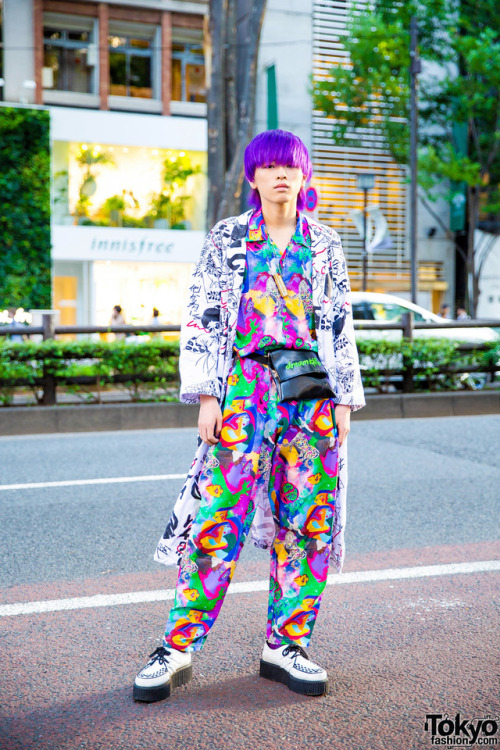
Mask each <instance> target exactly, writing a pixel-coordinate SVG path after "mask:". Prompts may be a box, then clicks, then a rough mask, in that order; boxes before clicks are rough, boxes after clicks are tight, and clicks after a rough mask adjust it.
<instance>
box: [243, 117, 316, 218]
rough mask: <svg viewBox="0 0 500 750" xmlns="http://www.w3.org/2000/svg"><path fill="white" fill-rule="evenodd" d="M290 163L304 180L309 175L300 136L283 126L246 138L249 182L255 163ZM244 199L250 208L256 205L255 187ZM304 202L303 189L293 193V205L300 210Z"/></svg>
mask: <svg viewBox="0 0 500 750" xmlns="http://www.w3.org/2000/svg"><path fill="white" fill-rule="evenodd" d="M271 162H275V164H279V165H284V164H291V165H292V166H293V167H299V169H301V170H302V174H303V175H305V178H306V181H309V180H310V179H311V177H312V171H313V170H312V164H311V159H310V157H309V153H308V151H307V149H306V147H305V146H304V144H303V143H302V141H301V140H300V138H299V137H298V136H296V135H294V134H293V133H289V132H288V131H287V130H266V131H265V132H264V133H259V135H256V136H255V138H254V139H253V140H251V141H250V143H249V144H248V146H247V147H246V149H245V176H246V178H247V180H248V181H249V182H250V181H252V182H253V178H254V177H255V170H256V169H257V167H264V166H265V165H266V164H270V163H271ZM248 202H249V203H250V205H251V206H254V208H260V206H261V201H260V195H259V191H258V190H252V192H251V194H250V197H249V199H248ZM304 204H305V191H304V188H302V189H301V191H300V193H299V194H298V196H297V208H298V209H299V211H302V209H303V208H304Z"/></svg>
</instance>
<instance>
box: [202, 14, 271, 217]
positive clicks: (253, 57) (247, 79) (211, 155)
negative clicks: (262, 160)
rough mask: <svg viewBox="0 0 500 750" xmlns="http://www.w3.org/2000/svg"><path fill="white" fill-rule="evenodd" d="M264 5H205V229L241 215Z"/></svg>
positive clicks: (252, 121) (252, 120)
mask: <svg viewBox="0 0 500 750" xmlns="http://www.w3.org/2000/svg"><path fill="white" fill-rule="evenodd" d="M265 6H266V0H253V1H252V0H210V34H209V48H211V75H210V86H209V90H208V93H207V105H208V107H207V109H208V113H207V120H208V180H209V193H208V208H207V223H208V226H212V225H213V224H214V223H215V222H216V221H217V220H218V219H221V218H222V217H224V216H229V215H232V214H236V213H239V210H240V196H241V188H242V184H243V178H244V170H243V154H244V151H245V146H246V145H247V143H248V142H249V140H250V139H251V137H252V130H253V123H254V113H255V89H256V82H257V55H258V50H259V41H260V32H261V28H262V21H263V17H264V10H265Z"/></svg>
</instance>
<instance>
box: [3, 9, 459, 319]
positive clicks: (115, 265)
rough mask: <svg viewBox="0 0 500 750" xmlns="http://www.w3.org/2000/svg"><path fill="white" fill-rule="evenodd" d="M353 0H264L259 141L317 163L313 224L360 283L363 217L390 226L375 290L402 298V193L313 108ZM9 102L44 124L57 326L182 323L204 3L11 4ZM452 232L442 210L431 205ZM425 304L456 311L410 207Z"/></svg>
mask: <svg viewBox="0 0 500 750" xmlns="http://www.w3.org/2000/svg"><path fill="white" fill-rule="evenodd" d="M349 3H350V0H267V7H266V13H265V18H264V24H263V29H262V37H261V45H260V52H259V60H258V84H257V103H256V122H255V132H256V133H257V132H261V131H262V130H265V129H266V128H268V127H277V126H279V127H282V128H284V129H287V130H292V131H293V132H295V133H297V134H298V135H299V136H300V137H301V138H302V139H303V141H304V142H305V143H306V145H307V146H308V148H309V149H310V152H311V154H312V158H313V164H314V178H313V185H314V187H315V188H316V190H317V192H318V195H319V203H318V206H317V207H316V208H315V209H314V213H315V214H316V216H317V217H318V218H319V220H320V221H322V222H324V223H326V224H329V225H331V226H332V227H334V228H335V229H336V230H337V231H338V232H339V234H340V235H341V237H342V241H343V245H344V248H345V251H346V255H347V259H348V264H349V268H350V275H351V280H352V286H353V288H354V289H360V288H361V280H362V254H363V240H362V238H361V237H360V235H359V232H358V229H357V228H356V223H355V217H356V212H358V216H359V212H360V210H361V209H362V208H363V194H362V193H361V192H360V191H359V190H358V189H357V179H356V178H357V176H358V175H359V174H362V173H365V172H370V173H372V174H374V175H375V184H374V187H373V189H372V190H371V191H370V194H369V204H370V205H376V206H377V207H378V211H379V213H380V214H382V216H383V217H385V220H386V221H387V226H388V230H389V234H390V238H391V243H390V247H386V248H385V249H382V248H381V249H379V250H377V251H375V252H373V253H372V254H371V255H370V257H369V262H368V289H369V290H370V291H381V292H391V293H394V294H399V295H401V296H404V297H409V296H410V255H409V240H408V234H409V233H408V216H407V205H408V186H407V185H406V183H405V182H404V178H403V176H402V174H401V171H400V170H399V168H398V167H397V165H396V164H394V163H393V162H392V161H391V158H390V156H389V155H388V153H387V151H385V150H384V148H383V144H382V143H381V142H380V138H379V137H378V136H377V134H375V133H367V134H366V136H365V139H364V142H363V144H362V146H361V147H358V148H354V147H353V148H346V147H337V146H336V145H335V144H334V143H333V140H332V138H331V134H330V132H331V124H330V123H329V120H328V118H325V117H323V116H322V115H320V114H319V113H317V112H315V111H313V106H312V96H311V88H312V81H313V80H321V79H322V78H324V77H325V76H327V75H328V71H329V69H330V68H331V66H332V65H333V64H336V63H338V62H345V61H346V52H345V49H344V47H343V45H342V38H343V36H344V35H345V34H346V33H347V32H346V14H347V12H348V9H349ZM2 7H3V19H2V20H3V78H4V87H3V102H2V103H3V104H14V105H16V104H17V105H20V106H38V107H44V108H47V109H49V111H50V114H51V143H52V172H53V191H52V192H53V197H52V245H53V249H52V257H53V296H54V300H53V301H54V307H55V308H57V309H58V310H59V311H60V322H61V323H62V324H73V323H79V324H107V323H108V321H109V318H110V313H111V310H112V308H113V306H114V305H116V304H119V305H120V306H121V307H122V308H123V311H124V314H125V319H126V321H127V322H132V323H146V322H149V320H150V318H151V315H152V308H153V307H156V308H158V309H159V310H160V315H161V317H160V319H161V321H162V322H164V323H178V322H179V321H180V314H181V308H182V305H183V302H184V298H185V294H186V289H187V284H188V279H189V276H190V272H191V268H192V264H193V262H195V261H196V258H197V256H198V254H199V250H200V246H201V242H202V238H203V236H204V233H205V232H206V229H207V228H206V226H205V210H206V195H207V180H206V160H207V127H206V87H207V77H208V46H207V29H208V20H207V13H208V2H207V1H206V0H107V1H106V2H98V1H97V0H86V1H85V2H80V1H78V0H23V1H22V2H19V0H4V1H3V5H2ZM434 208H435V210H436V211H437V212H438V213H439V214H440V216H441V217H442V218H443V220H444V221H445V222H447V221H448V211H449V209H448V206H447V204H445V203H444V202H443V203H442V204H438V205H437V206H435V207H434ZM418 256H419V302H420V303H421V304H422V305H424V306H425V307H428V308H431V309H434V310H437V309H438V308H439V305H440V304H441V302H444V301H446V302H449V303H453V300H454V278H455V276H454V249H453V245H452V243H450V242H449V240H447V239H446V238H445V237H444V235H443V234H442V232H441V230H440V229H439V227H437V226H436V222H435V221H434V220H433V218H432V217H431V216H430V215H429V214H427V213H426V211H425V210H424V209H423V208H422V207H419V221H418Z"/></svg>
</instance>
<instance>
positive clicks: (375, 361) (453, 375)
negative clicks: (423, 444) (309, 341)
mask: <svg viewBox="0 0 500 750" xmlns="http://www.w3.org/2000/svg"><path fill="white" fill-rule="evenodd" d="M356 344H357V347H358V352H359V359H360V364H361V368H362V375H363V383H364V385H365V387H371V388H376V389H377V390H378V391H379V392H381V393H382V392H384V391H386V390H387V389H388V386H389V385H390V383H391V378H393V376H394V374H395V372H394V371H399V372H400V373H401V372H402V369H403V363H405V364H406V366H410V367H413V368H414V370H415V390H422V389H423V390H443V389H447V390H449V389H456V388H463V387H465V388H466V387H468V382H469V381H468V380H467V379H466V378H463V377H461V375H462V373H467V372H470V373H474V372H491V371H493V370H494V369H495V368H496V366H497V364H498V362H499V360H500V341H494V342H489V343H487V344H483V345H482V346H481V349H477V350H475V349H468V350H466V351H464V350H463V346H462V345H461V344H460V342H457V341H451V340H450V339H445V338H419V339H414V340H413V341H407V340H405V339H398V340H394V341H392V340H385V339H363V338H357V339H356Z"/></svg>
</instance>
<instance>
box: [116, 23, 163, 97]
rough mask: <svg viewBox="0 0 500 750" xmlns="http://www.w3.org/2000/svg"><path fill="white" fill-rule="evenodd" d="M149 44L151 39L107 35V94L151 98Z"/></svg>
mask: <svg viewBox="0 0 500 750" xmlns="http://www.w3.org/2000/svg"><path fill="white" fill-rule="evenodd" d="M152 46H153V45H152V41H151V39H145V38H143V39H141V38H139V37H136V36H134V37H130V36H110V37H109V78H110V94H112V95H113V96H130V97H137V98H140V99H152V98H153V81H152V71H151V69H152V65H151V63H152V55H153V50H152Z"/></svg>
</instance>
